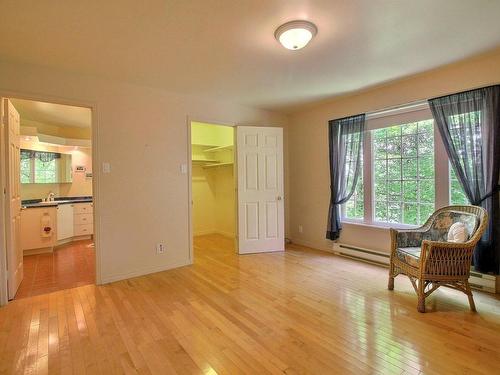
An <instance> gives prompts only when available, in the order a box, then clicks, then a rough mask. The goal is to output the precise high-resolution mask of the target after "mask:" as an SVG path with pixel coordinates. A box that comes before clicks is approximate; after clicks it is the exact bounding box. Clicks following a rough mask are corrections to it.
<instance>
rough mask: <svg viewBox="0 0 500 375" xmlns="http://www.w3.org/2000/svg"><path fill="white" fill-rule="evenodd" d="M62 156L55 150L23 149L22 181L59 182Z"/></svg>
mask: <svg viewBox="0 0 500 375" xmlns="http://www.w3.org/2000/svg"><path fill="white" fill-rule="evenodd" d="M60 157H61V154H59V153H55V152H44V151H32V150H21V166H20V170H21V183H23V184H30V183H35V184H50V183H57V182H58V178H57V176H58V171H59V168H58V167H59V163H58V161H59V159H60Z"/></svg>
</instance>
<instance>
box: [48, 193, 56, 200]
mask: <svg viewBox="0 0 500 375" xmlns="http://www.w3.org/2000/svg"><path fill="white" fill-rule="evenodd" d="M54 196H55V194H54V193H53V192H50V193H49V195H47V202H53V201H54Z"/></svg>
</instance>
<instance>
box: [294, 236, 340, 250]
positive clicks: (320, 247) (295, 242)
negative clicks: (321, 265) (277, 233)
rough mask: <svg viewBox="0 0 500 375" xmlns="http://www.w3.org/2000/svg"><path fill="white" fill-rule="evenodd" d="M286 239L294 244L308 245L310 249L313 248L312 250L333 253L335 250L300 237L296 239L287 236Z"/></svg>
mask: <svg viewBox="0 0 500 375" xmlns="http://www.w3.org/2000/svg"><path fill="white" fill-rule="evenodd" d="M288 239H289V240H290V242H291V243H292V244H294V245H299V246H304V247H310V248H311V249H314V250H320V251H326V252H327V253H335V251H334V250H333V249H329V248H327V247H324V246H318V244H315V243H313V242H309V241H305V240H302V239H296V238H288Z"/></svg>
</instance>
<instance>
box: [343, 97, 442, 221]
mask: <svg viewBox="0 0 500 375" xmlns="http://www.w3.org/2000/svg"><path fill="white" fill-rule="evenodd" d="M432 118H433V116H432V113H431V110H430V108H429V105H428V103H427V102H416V103H412V104H409V105H405V106H401V107H398V108H393V109H387V110H383V111H378V112H373V113H369V114H367V116H366V126H365V134H364V141H363V161H364V164H363V182H364V217H363V219H355V218H348V217H346V216H345V207H344V205H343V206H342V210H341V213H342V218H341V220H342V222H343V223H348V224H355V225H365V226H372V227H381V228H416V227H418V226H419V225H411V224H402V223H389V222H380V221H376V220H375V215H374V214H375V212H374V211H375V210H374V201H375V199H374V191H373V190H374V189H373V145H372V131H373V130H376V129H382V128H385V127H390V126H393V125H395V124H407V123H411V122H417V121H422V120H429V119H432ZM434 171H435V174H434V186H435V200H434V209H438V208H440V207H444V206H448V205H449V204H450V178H449V176H450V170H449V162H448V155H447V153H446V149H445V147H444V144H443V142H442V140H441V136H440V135H439V131H438V129H437V127H436V126H435V125H434Z"/></svg>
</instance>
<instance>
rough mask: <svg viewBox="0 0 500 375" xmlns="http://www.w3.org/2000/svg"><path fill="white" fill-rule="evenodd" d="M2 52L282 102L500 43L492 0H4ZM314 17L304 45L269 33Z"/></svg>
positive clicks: (257, 101) (358, 85)
mask: <svg viewBox="0 0 500 375" xmlns="http://www.w3.org/2000/svg"><path fill="white" fill-rule="evenodd" d="M2 14H3V17H2V22H0V35H2V37H1V38H0V59H2V60H8V61H19V62H24V63H31V64H37V65H44V66H49V67H53V68H57V69H64V70H67V71H75V72H78V73H84V74H91V75H96V76H102V77H107V78H111V79H120V80H125V81H128V82H133V83H138V84H143V85H148V86H155V87H162V88H165V89H168V90H170V91H175V92H179V93H186V94H191V95H198V96H203V97H212V98H219V99H228V100H231V101H236V102H239V103H242V104H248V105H254V106H259V107H264V108H285V107H290V106H293V105H296V104H301V103H306V102H310V101H314V100H318V99H323V98H326V97H330V96H334V95H339V94H343V93H347V92H351V91H354V90H359V89H362V88H365V87H368V86H371V85H376V84H380V83H383V82H386V81H389V80H394V79H397V78H401V77H404V76H407V75H410V74H414V73H418V72H421V71H424V70H428V69H431V68H435V67H437V66H440V65H443V64H446V63H450V62H453V61H456V60H460V59H462V58H464V57H467V56H470V55H474V54H477V53H479V52H482V51H485V50H488V49H491V48H494V47H496V46H498V45H500V21H499V18H498V15H499V14H500V1H499V0H439V1H436V0H418V1H415V0H385V1H384V0H351V1H347V0H198V1H195V0H190V1H179V0H149V1H146V2H144V1H138V0H106V1H102V0H86V1H60V0H47V1H28V0H2ZM293 19H307V20H310V21H312V22H314V23H315V24H316V25H317V26H318V30H319V31H318V35H317V36H316V38H315V39H314V40H313V41H312V43H311V44H310V45H309V46H307V47H306V48H304V49H302V50H300V51H289V50H285V49H284V48H283V47H281V46H280V45H279V44H278V43H277V42H276V40H275V39H274V36H273V33H274V30H275V29H276V28H277V27H278V26H279V25H280V24H282V23H284V22H287V21H290V20H293Z"/></svg>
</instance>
